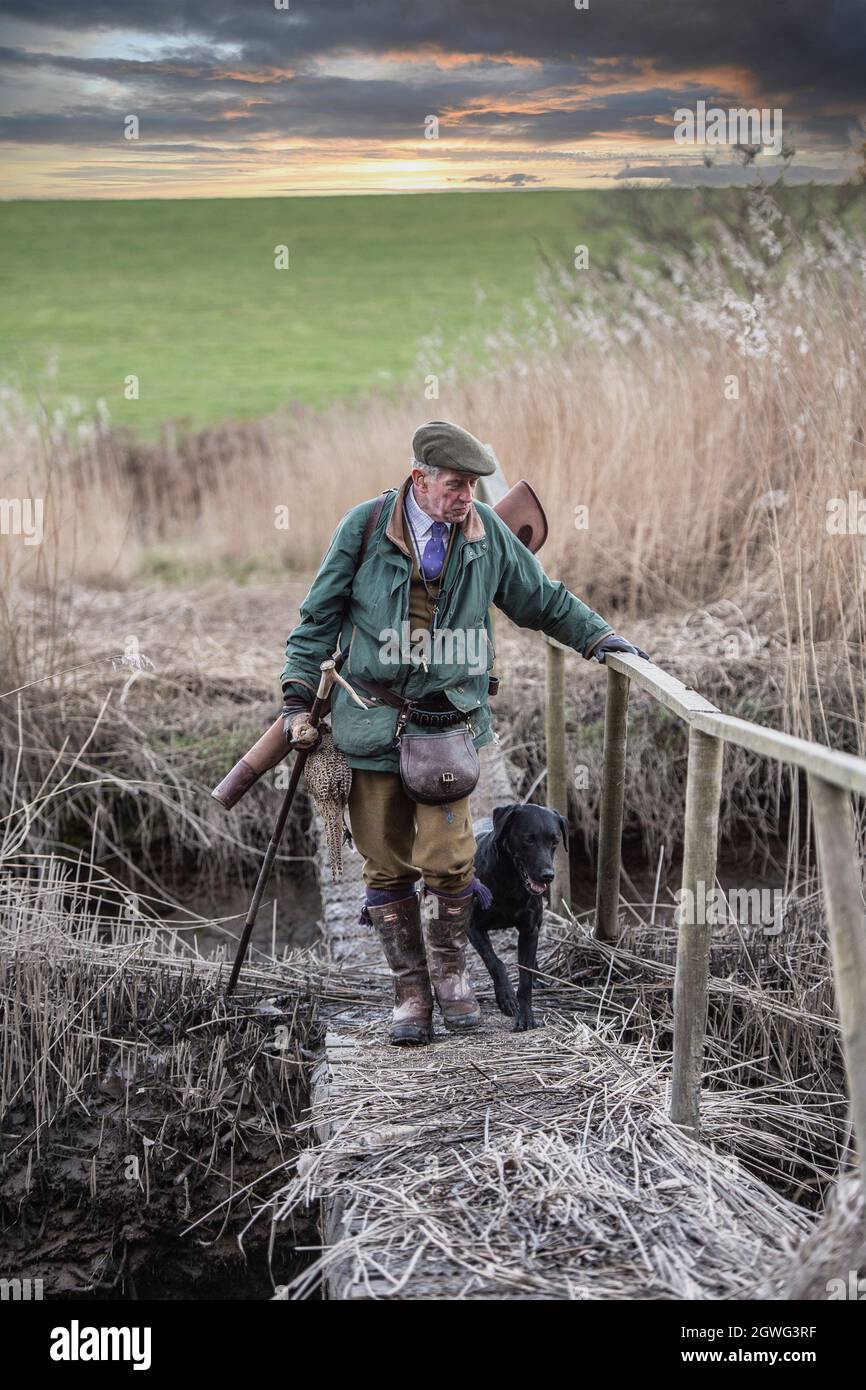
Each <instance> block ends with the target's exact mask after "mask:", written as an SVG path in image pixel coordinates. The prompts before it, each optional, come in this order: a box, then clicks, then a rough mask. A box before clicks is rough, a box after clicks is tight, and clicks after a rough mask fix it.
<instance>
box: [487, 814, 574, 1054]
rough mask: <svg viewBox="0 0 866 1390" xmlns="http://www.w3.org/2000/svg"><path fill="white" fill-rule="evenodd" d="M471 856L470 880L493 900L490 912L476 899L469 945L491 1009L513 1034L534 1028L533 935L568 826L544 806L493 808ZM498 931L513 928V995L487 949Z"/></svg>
mask: <svg viewBox="0 0 866 1390" xmlns="http://www.w3.org/2000/svg"><path fill="white" fill-rule="evenodd" d="M487 825H489V826H490V827H491V828H490V829H489V830H486V832H483V833H481V834H479V836H478V840H477V847H476V851H475V874H476V877H478V878H480V880H481V882H482V883H483V884H485V885H486V887H487V888H489V889H490V891H491V893H492V894H493V902H492V903H491V905H490V907H488V908H483V907H482V906H481V904H480V903H479V901H478V899H477V898H476V900H475V910H474V912H473V914H472V924H471V926H470V928H469V940H470V941H471V942H472V945H473V946H474V947H475V949H476V951H477V952H478V954H479V955H480V956H481V959H482V960H483V961H484V964H485V965H486V966H487V969H488V970H489V971H490V976H491V978H492V980H493V990H494V993H495V995H496V1003H497V1005H498V1006H499V1008H500V1009H501V1011H502V1013H504V1014H507V1015H508V1017H510V1018H513V1019H514V1032H515V1033H522V1032H525V1031H526V1030H527V1029H528V1028H534V1027H535V1026H536V1024H535V1019H534V1017H533V1014H532V980H533V974H532V972H533V971H534V970H535V969H536V952H537V949H538V932H539V929H540V927H541V917H542V912H543V910H544V907H543V904H544V898H545V895H546V894H547V890H548V889H549V887H550V885H551V883H552V882H553V856H554V854H555V852H556V847H557V845H558V844H559V838H560V835H561V836H562V842H563V844H564V845H565V846H566V847H567V846H568V824H567V822H566V820H565V819H564V817H563V816H561V815H560V814H559V812H558V811H549V810H548V809H547V807H546V806H533V805H514V806H497V807H496V810H495V811H494V812H493V819H492V823H491V822H490V821H480V822H479V823H478V827H477V829H478V831H483V827H485V826H487ZM503 927H516V928H517V963H518V984H517V993H516V994H515V992H514V987H513V985H512V984H511V981H510V980H509V978H508V972H507V970H506V968H505V966H504V964H503V962H502V961H501V960H500V959H499V957H498V956H497V954H496V952H495V951H494V949H493V947H492V946H491V944H490V936H489V933H490V932H491V931H497V930H500V929H501V928H503Z"/></svg>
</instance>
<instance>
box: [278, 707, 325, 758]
mask: <svg viewBox="0 0 866 1390" xmlns="http://www.w3.org/2000/svg"><path fill="white" fill-rule="evenodd" d="M283 733H284V734H285V736H286V742H287V743H288V745H289V747H290V748H302V749H305V750H306V751H307V752H312V750H313V749H314V748H318V746H319V744H320V743H321V741H322V733H321V730H320V729H319V728H317V727H316V725H314V724H311V723H310V711H309V710H307V709H300V710H299V709H298V708H297V706H294V705H291V706H286V705H284V706H283Z"/></svg>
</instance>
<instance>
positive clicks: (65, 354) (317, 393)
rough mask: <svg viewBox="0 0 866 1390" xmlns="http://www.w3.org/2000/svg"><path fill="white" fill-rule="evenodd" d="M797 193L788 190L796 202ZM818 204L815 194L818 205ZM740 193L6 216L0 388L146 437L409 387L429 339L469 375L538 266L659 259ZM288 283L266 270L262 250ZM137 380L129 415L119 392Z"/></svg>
mask: <svg viewBox="0 0 866 1390" xmlns="http://www.w3.org/2000/svg"><path fill="white" fill-rule="evenodd" d="M803 196H804V195H803V193H802V191H801V190H788V191H787V192H786V194H785V199H786V201H787V202H789V203H791V204H796V202H797V201H798V199H799V200H802V197H803ZM818 196H820V195H818ZM737 198H740V199H741V198H742V193H741V192H740V191H734V190H719V191H717V192H715V193H711V194H705V195H703V196H700V195H693V194H690V193H689V192H687V191H682V190H677V191H663V190H641V191H640V192H636V191H633V190H629V189H626V188H623V189H622V190H613V191H610V190H605V191H597V192H594V191H583V190H581V191H576V192H541V191H534V190H533V191H509V192H490V193H453V194H429V195H428V194H416V195H410V196H397V197H357V198H356V197H351V198H349V197H346V198H339V197H336V198H274V199H270V198H269V199H262V198H258V199H233V200H228V199H214V200H209V199H207V200H189V201H187V200H177V201H169V200H162V201H93V202H78V201H64V202H17V203H16V202H9V203H5V204H0V241H2V246H3V256H2V262H0V345H2V346H0V382H9V381H10V380H11V381H13V382H14V383H15V384H16V385H17V386H19V387H20V389H21V390H23V392H24V393H25V395H26V396H27V397H28V398H30V399H34V398H39V399H41V400H43V401H44V402H45V404H46V405H47V406H49V407H54V406H56V405H57V404H59V403H60V402H61V401H62V399H63V398H64V397H65V396H69V395H72V396H75V397H77V398H78V399H79V400H80V401H81V402H82V404H83V406H84V408H85V409H86V410H88V411H89V410H90V409H92V407H93V405H94V403H95V402H96V401H97V400H98V399H99V398H100V397H101V398H103V399H104V400H105V402H106V405H107V407H108V410H109V413H110V416H111V420H112V422H113V423H114V424H116V425H128V426H130V427H131V428H133V429H134V430H135V431H136V432H137V433H141V434H145V435H147V434H151V435H152V434H153V433H154V432H155V431H156V430H157V428H158V426H159V425H160V424H161V423H162V422H164V421H166V420H169V419H175V420H177V421H178V422H179V423H181V424H182V425H186V426H190V427H198V426H201V425H204V424H209V423H213V422H216V421H219V420H224V419H252V418H256V417H258V416H261V415H262V414H264V413H266V412H268V411H271V410H273V409H275V408H276V407H279V406H281V405H285V404H287V403H289V402H306V403H308V404H311V405H315V406H322V405H326V404H328V403H329V402H330V401H332V400H334V399H337V398H345V397H347V396H352V395H354V394H357V393H360V392H366V391H370V390H376V389H379V390H380V389H382V388H383V387H387V386H388V385H389V384H390V383H392V382H402V381H407V380H417V383H418V389H419V392H420V391H421V390H423V377H424V368H423V367H422V366H421V365H420V363H419V350H420V349H421V348H422V346H423V343H424V340H426V339H430V338H431V337H432V338H433V339H434V340H436V342H437V343H438V349H437V354H438V355H437V361H438V360H441V361H442V362H444V363H445V364H447V363H448V362H449V360H451V356H452V354H453V352H454V351H455V349H456V347H457V345H458V344H459V343H461V342H462V343H463V345H464V347H465V349H466V351H467V353H468V355H469V358H470V360H471V359H472V358H473V357H477V356H479V355H480V354H482V353H483V350H484V340H485V336H486V335H487V334H488V333H490V331H491V330H492V329H494V328H497V327H498V326H499V325H500V324H501V322H502V319H503V315H504V314H506V312H511V313H516V314H517V315H518V316H519V315H520V313H521V312H524V308H523V306H524V303H525V301H526V299H527V298H528V297H530V296H531V295H532V293H533V288H534V285H535V280H536V276H537V274H538V270H539V265H540V256H541V253H542V250H543V251H545V252H546V253H547V254H548V255H550V256H551V257H552V258H553V259H554V260H556V261H557V262H558V263H560V264H562V265H563V266H564V267H566V269H569V268H570V267H571V265H572V258H573V248H574V246H575V245H576V244H579V243H585V244H586V245H587V246H588V247H589V250H590V255H591V257H592V260H593V264H595V265H596V266H598V265H604V264H606V263H608V262H609V259H610V257H611V256H612V255H613V254H614V253H615V251H616V250H618V249H621V248H623V247H624V246H625V245H626V243H627V239H628V237H629V234H630V233H632V232H638V233H639V234H640V235H641V236H642V237H643V239H644V240H650V241H653V242H655V243H656V244H658V246H659V249H662V250H663V249H664V248H665V247H666V246H668V247H669V246H671V245H672V244H673V242H674V241H675V240H676V239H677V238H681V237H682V236H683V235H687V236H689V237H691V236H692V235H694V236H700V235H701V233H702V232H705V231H706V229H707V220H706V209H707V207H710V208H711V207H713V206H714V205H718V204H719V203H720V202H722V201H725V202H726V203H728V204H729V203H730V200H731V199H737ZM278 245H285V246H287V247H288V249H289V268H288V269H287V270H276V269H275V268H274V248H275V247H276V246H278ZM130 374H135V375H136V376H138V378H139V381H140V395H139V399H138V400H127V399H125V397H124V388H123V383H124V379H125V378H126V377H127V376H128V375H130Z"/></svg>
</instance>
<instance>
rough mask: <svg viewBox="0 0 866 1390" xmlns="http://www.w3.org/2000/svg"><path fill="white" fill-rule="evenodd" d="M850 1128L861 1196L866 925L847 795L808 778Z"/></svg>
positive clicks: (865, 1171) (865, 1157) (865, 1131)
mask: <svg viewBox="0 0 866 1390" xmlns="http://www.w3.org/2000/svg"><path fill="white" fill-rule="evenodd" d="M808 776H809V792H810V794H811V797H812V809H813V811H814V813H815V839H816V841H817V845H818V862H819V864H820V866H821V879H822V882H823V887H824V901H825V903H826V908H827V922H828V925H829V935H830V952H831V956H832V960H833V980H834V984H835V988H836V1008H837V1010H838V1013H839V1021H840V1023H841V1024H842V1051H843V1055H844V1058H845V1075H846V1078H847V1084H848V1097H849V1102H850V1109H851V1123H852V1125H853V1128H854V1137H855V1139H856V1143H857V1150H858V1155H859V1160H860V1178H861V1181H862V1183H863V1186H864V1190H866V920H864V912H863V899H862V897H861V895H860V867H859V863H858V857H857V840H856V832H855V829H854V817H853V814H852V811H851V797H850V794H849V793H848V792H847V791H846V790H845V789H844V788H843V787H834V786H833V785H832V784H831V783H830V782H825V781H824V779H823V778H822V777H818V776H816V775H815V774H814V773H811V772H810V773H809V774H808Z"/></svg>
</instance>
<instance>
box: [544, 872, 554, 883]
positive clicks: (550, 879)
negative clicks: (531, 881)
mask: <svg viewBox="0 0 866 1390" xmlns="http://www.w3.org/2000/svg"><path fill="white" fill-rule="evenodd" d="M553 879H554V873H553V870H552V869H548V870H547V872H546V873H543V874H542V875H541V882H542V883H552V882H553Z"/></svg>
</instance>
